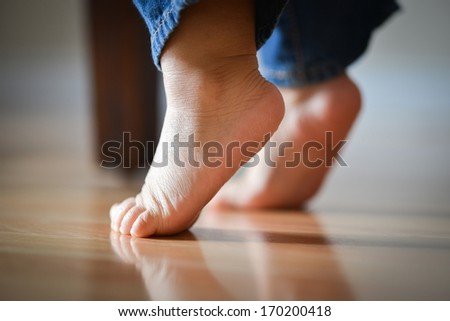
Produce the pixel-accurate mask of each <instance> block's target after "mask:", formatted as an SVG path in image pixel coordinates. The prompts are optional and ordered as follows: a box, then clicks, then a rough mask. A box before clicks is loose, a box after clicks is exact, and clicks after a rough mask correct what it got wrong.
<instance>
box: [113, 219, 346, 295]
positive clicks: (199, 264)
mask: <svg viewBox="0 0 450 321" xmlns="http://www.w3.org/2000/svg"><path fill="white" fill-rule="evenodd" d="M297 224H299V226H301V228H300V229H297V231H296V232H294V231H289V230H287V231H286V229H285V228H283V226H295V225H297ZM270 226H271V227H272V228H267V227H270ZM277 228H278V229H280V228H281V229H283V230H284V231H281V230H277ZM111 244H112V247H113V249H114V250H115V252H116V253H117V254H118V256H119V257H120V258H121V259H122V260H123V261H124V262H127V263H132V264H134V265H135V266H136V267H137V269H138V270H139V271H140V272H141V273H142V278H143V280H144V283H145V285H146V288H147V291H148V294H149V298H150V299H154V300H167V299H169V300H170V299H176V300H192V299H194V300H223V299H226V300H303V299H308V300H331V299H333V300H339V299H351V298H352V295H351V291H350V289H349V287H348V286H347V282H346V280H345V277H344V276H343V274H342V273H341V270H340V267H339V263H338V262H337V261H336V259H335V257H334V255H333V252H332V246H331V245H330V244H329V243H328V241H327V240H326V238H325V237H324V235H323V232H322V231H321V229H320V225H319V224H318V222H317V221H316V220H315V219H314V217H313V216H311V215H306V214H305V213H271V214H269V213H238V212H234V213H233V212H230V213H214V212H212V213H211V212H210V213H204V216H203V217H202V220H201V221H200V222H199V223H198V224H197V225H196V226H195V227H194V228H193V229H192V231H191V232H186V233H183V234H181V235H178V236H175V237H170V238H159V239H133V238H131V237H127V236H120V235H118V234H116V233H111Z"/></svg>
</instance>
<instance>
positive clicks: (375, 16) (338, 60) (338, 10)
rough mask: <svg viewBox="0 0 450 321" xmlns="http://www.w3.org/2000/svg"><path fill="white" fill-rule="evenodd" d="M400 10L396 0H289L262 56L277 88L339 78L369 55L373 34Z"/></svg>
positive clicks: (263, 68)
mask: <svg viewBox="0 0 450 321" xmlns="http://www.w3.org/2000/svg"><path fill="white" fill-rule="evenodd" d="M398 9H399V7H398V5H397V4H396V2H395V1H394V0H339V1H335V0H290V1H289V3H288V4H287V6H286V8H285V9H284V11H283V13H282V15H281V17H280V19H279V22H278V25H277V26H276V28H275V30H274V32H273V34H272V36H271V37H270V38H269V39H268V41H267V42H266V43H265V45H264V46H263V47H262V48H261V50H260V51H259V53H258V58H259V63H260V71H261V73H262V74H263V75H264V76H265V78H266V79H268V80H269V81H271V82H273V83H275V84H276V85H278V86H305V85H310V84H315V83H319V82H323V81H326V80H328V79H331V78H333V77H336V76H338V75H340V74H342V73H343V72H345V70H346V68H347V67H348V66H349V65H350V64H351V63H352V62H354V61H355V60H356V59H358V58H359V57H360V56H361V55H362V54H363V53H364V52H365V50H366V49H367V47H368V44H369V40H370V38H371V35H372V33H373V31H374V30H375V29H376V28H377V27H378V26H380V25H381V24H382V23H383V22H384V21H385V20H386V19H387V18H388V17H389V16H390V15H391V14H392V13H394V12H395V11H396V10H398Z"/></svg>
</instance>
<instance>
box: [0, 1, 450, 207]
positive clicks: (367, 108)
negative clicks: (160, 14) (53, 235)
mask: <svg viewBox="0 0 450 321" xmlns="http://www.w3.org/2000/svg"><path fill="white" fill-rule="evenodd" d="M400 4H401V6H402V7H403V10H402V11H401V12H400V13H398V14H396V15H395V16H394V17H393V18H392V19H391V20H389V22H388V23H387V24H385V25H384V26H383V28H382V29H380V30H378V31H377V32H376V34H375V36H374V38H373V41H372V43H371V47H370V50H369V51H368V52H367V54H366V55H365V56H364V57H362V58H361V59H360V60H359V61H358V62H357V63H356V64H355V65H354V66H353V67H352V68H351V69H350V74H351V75H352V76H353V77H354V79H355V80H356V82H357V83H359V84H360V86H361V89H362V92H363V96H364V109H363V112H362V114H361V115H360V118H359V120H358V122H357V125H356V126H355V128H354V129H353V131H352V134H351V136H350V138H349V144H348V145H347V147H346V149H345V151H344V153H343V156H344V159H345V160H346V162H347V163H348V164H349V167H346V168H337V169H336V170H335V171H334V172H333V173H332V175H331V176H330V177H329V179H328V181H327V184H326V186H325V187H324V189H323V191H322V193H321V194H320V196H319V197H317V198H316V199H315V200H314V202H313V203H312V208H313V209H314V210H317V211H322V210H323V211H336V212H340V211H352V212H355V211H360V212H375V213H377V212H383V213H392V214H408V215H415V214H417V215H429V214H433V215H450V197H449V196H450V162H449V158H450V142H449V138H450V124H449V121H450V59H449V58H450V19H448V17H449V14H450V2H449V1H448V0H429V1H423V0H402V1H400ZM158 92H159V93H160V92H161V81H160V78H159V76H158V74H157V73H156V72H155V70H154V69H153V68H152V66H151V56H150V49H149V39H148V34H147V30H146V28H145V24H144V22H143V21H142V20H141V19H140V17H139V16H138V13H137V11H135V10H134V8H133V7H132V5H131V0H129V1H128V0H126V1H125V0H122V1H104V0H92V1H82V0H63V1H61V0H40V1H32V0H0V193H1V194H0V200H1V201H2V202H3V201H4V200H6V199H8V202H9V203H8V204H13V203H14V202H13V201H11V197H12V198H13V199H14V197H16V198H17V200H16V201H17V202H19V201H21V200H23V199H24V196H27V197H32V198H33V199H34V200H35V201H39V200H40V199H41V197H42V195H47V196H50V195H55V198H57V195H59V194H58V193H60V192H61V190H62V189H70V191H72V192H73V195H74V197H75V198H76V197H77V195H79V194H83V193H87V192H86V188H87V187H89V188H90V190H89V191H90V192H89V193H91V192H92V189H94V190H95V191H97V197H98V195H108V196H107V197H106V196H105V199H107V200H108V202H109V200H110V199H111V195H114V193H115V191H117V190H118V189H120V188H122V187H123V186H128V187H130V188H131V189H134V188H136V190H135V192H137V191H138V188H139V184H140V183H141V179H142V177H143V176H142V175H143V173H142V172H140V171H138V172H137V173H135V172H133V173H131V174H130V173H129V171H126V173H124V171H123V170H120V169H101V168H100V158H99V155H100V145H101V143H102V142H104V141H105V140H108V139H117V138H120V135H121V134H120V133H122V132H123V131H124V130H126V131H131V132H132V137H133V138H135V139H142V140H156V137H157V134H156V133H157V132H158V126H160V124H161V119H162V117H163V112H164V103H163V98H162V95H157V93H158ZM117 135H119V136H117ZM134 161H136V160H134ZM32 187H33V188H40V187H45V190H44V191H41V194H39V192H34V193H33V194H32V195H31V194H27V193H26V191H29V190H30V188H32ZM18 191H25V192H23V193H22V194H20V193H19V194H18ZM30 195H31V196H30ZM117 196H119V195H117ZM8 197H9V198H8ZM28 200H29V198H28ZM117 200H119V198H118V199H117ZM11 202H12V203H11ZM105 202H106V201H105ZM105 215H106V213H105Z"/></svg>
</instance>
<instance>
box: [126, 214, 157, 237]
mask: <svg viewBox="0 0 450 321" xmlns="http://www.w3.org/2000/svg"><path fill="white" fill-rule="evenodd" d="M157 227H158V219H157V216H155V215H151V212H150V211H148V210H147V211H145V212H143V213H142V214H141V215H139V217H138V218H137V220H136V221H135V222H134V223H133V226H132V228H131V235H132V236H134V237H147V236H151V235H153V234H155V232H156V230H157Z"/></svg>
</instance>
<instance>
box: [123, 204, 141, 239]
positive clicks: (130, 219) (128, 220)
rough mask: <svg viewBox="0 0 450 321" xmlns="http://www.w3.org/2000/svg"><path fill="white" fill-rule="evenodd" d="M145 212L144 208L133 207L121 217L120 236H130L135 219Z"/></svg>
mask: <svg viewBox="0 0 450 321" xmlns="http://www.w3.org/2000/svg"><path fill="white" fill-rule="evenodd" d="M144 211H145V208H144V207H142V206H138V205H136V206H133V207H132V208H131V209H130V210H129V211H128V212H127V213H126V214H125V216H124V217H123V219H122V222H121V223H120V233H122V234H130V230H131V227H132V226H133V223H134V222H135V221H136V219H137V218H138V217H139V215H141V214H142V213H143V212H144Z"/></svg>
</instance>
